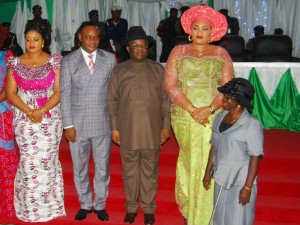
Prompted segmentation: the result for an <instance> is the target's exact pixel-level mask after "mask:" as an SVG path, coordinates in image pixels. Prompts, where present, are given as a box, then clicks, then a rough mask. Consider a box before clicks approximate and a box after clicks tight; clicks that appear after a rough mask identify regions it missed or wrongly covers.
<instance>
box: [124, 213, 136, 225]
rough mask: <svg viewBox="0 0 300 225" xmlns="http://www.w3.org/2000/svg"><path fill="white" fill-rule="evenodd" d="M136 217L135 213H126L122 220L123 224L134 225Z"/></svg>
mask: <svg viewBox="0 0 300 225" xmlns="http://www.w3.org/2000/svg"><path fill="white" fill-rule="evenodd" d="M136 216H137V213H126V216H125V218H124V223H134V220H135V217H136Z"/></svg>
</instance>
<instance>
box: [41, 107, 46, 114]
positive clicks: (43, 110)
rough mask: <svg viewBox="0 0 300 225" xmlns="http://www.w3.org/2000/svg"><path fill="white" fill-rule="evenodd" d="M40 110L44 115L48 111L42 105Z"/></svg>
mask: <svg viewBox="0 0 300 225" xmlns="http://www.w3.org/2000/svg"><path fill="white" fill-rule="evenodd" d="M40 110H41V111H42V112H43V114H44V115H45V114H46V111H45V109H43V107H41V108H40Z"/></svg>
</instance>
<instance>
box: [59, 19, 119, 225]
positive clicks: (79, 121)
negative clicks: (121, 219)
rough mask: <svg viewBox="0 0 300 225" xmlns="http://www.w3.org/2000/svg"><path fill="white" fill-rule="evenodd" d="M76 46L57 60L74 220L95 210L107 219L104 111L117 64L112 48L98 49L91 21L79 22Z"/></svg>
mask: <svg viewBox="0 0 300 225" xmlns="http://www.w3.org/2000/svg"><path fill="white" fill-rule="evenodd" d="M78 38H79V41H80V42H81V48H79V49H77V50H76V51H74V52H72V53H70V54H68V55H66V56H65V57H64V58H63V60H62V65H61V80H60V97H61V98H60V99H61V100H60V102H61V113H62V119H63V126H64V129H65V136H66V139H67V140H68V141H69V142H70V150H71V156H72V161H73V167H74V181H75V186H76V190H77V193H78V196H79V201H80V205H81V207H80V210H79V211H78V213H77V215H76V216H75V220H84V219H85V218H86V216H87V214H89V213H91V212H92V208H94V212H95V213H96V214H97V215H98V218H99V219H100V220H102V221H108V219H109V218H108V213H107V212H106V210H105V206H106V198H107V195H108V184H109V180H110V174H109V157H110V150H111V136H110V133H111V131H110V125H109V117H108V112H107V86H108V81H109V77H110V73H111V70H112V68H113V67H114V66H115V65H116V60H115V56H114V55H113V54H112V53H109V52H106V51H104V50H101V49H97V48H98V46H99V42H100V31H99V29H98V27H97V26H96V24H95V23H93V22H90V21H87V22H83V23H82V24H81V27H80V32H79V35H78ZM91 148H92V154H93V161H94V165H95V175H94V192H95V193H94V195H95V197H94V200H92V195H93V194H92V190H91V184H90V176H89V157H90V149H91Z"/></svg>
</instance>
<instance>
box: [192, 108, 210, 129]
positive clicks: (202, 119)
mask: <svg viewBox="0 0 300 225" xmlns="http://www.w3.org/2000/svg"><path fill="white" fill-rule="evenodd" d="M210 115H211V112H210V110H209V106H205V107H201V108H197V109H196V110H194V111H193V112H192V113H191V116H192V117H193V118H194V120H195V121H196V122H198V123H200V124H201V125H203V126H206V124H209V120H208V117H209V116H210Z"/></svg>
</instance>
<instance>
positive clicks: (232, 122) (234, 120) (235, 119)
mask: <svg viewBox="0 0 300 225" xmlns="http://www.w3.org/2000/svg"><path fill="white" fill-rule="evenodd" d="M241 115H242V114H240V115H239V116H238V117H236V118H234V119H233V120H231V121H228V120H229V119H228V116H227V117H226V123H228V124H234V123H235V122H236V121H237V120H238V119H239V118H240V117H241Z"/></svg>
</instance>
